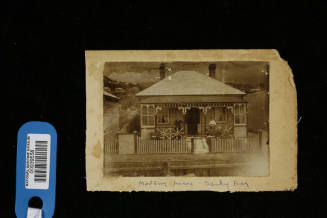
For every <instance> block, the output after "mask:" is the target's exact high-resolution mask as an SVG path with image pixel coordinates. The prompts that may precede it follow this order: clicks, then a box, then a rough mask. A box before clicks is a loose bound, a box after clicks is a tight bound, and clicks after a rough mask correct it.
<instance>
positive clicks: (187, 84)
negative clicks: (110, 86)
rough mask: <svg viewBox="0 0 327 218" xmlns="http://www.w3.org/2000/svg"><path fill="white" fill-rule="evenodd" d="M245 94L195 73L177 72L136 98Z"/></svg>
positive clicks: (138, 94) (140, 93)
mask: <svg viewBox="0 0 327 218" xmlns="http://www.w3.org/2000/svg"><path fill="white" fill-rule="evenodd" d="M245 94H246V93H244V92H242V91H240V90H238V89H235V88H233V87H231V86H228V85H226V84H224V83H222V82H220V81H218V80H216V79H213V78H211V77H209V76H207V75H204V74H202V73H198V72H195V71H178V72H176V73H174V74H172V75H171V76H168V77H166V78H165V79H163V80H161V81H159V82H157V83H155V84H153V85H152V86H150V87H149V88H146V89H144V90H143V91H141V92H139V93H137V94H136V96H167V95H168V96H174V95H245Z"/></svg>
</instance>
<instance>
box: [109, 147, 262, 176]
mask: <svg viewBox="0 0 327 218" xmlns="http://www.w3.org/2000/svg"><path fill="white" fill-rule="evenodd" d="M105 160H106V161H105V167H104V173H105V175H107V176H109V175H110V176H267V175H268V162H267V158H266V155H265V154H264V153H207V154H194V153H190V154H137V155H133V154H132V155H118V154H106V156H105Z"/></svg>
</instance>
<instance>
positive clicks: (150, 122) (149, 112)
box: [141, 105, 155, 127]
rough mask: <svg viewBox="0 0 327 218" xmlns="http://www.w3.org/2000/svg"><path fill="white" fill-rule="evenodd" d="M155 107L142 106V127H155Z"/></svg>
mask: <svg viewBox="0 0 327 218" xmlns="http://www.w3.org/2000/svg"><path fill="white" fill-rule="evenodd" d="M154 115H155V111H154V106H153V105H142V106H141V120H142V126H145V127H154Z"/></svg>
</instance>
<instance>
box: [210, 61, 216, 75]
mask: <svg viewBox="0 0 327 218" xmlns="http://www.w3.org/2000/svg"><path fill="white" fill-rule="evenodd" d="M209 76H210V77H211V78H213V79H216V64H209Z"/></svg>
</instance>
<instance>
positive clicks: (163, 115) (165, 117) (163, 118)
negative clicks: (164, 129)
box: [157, 108, 169, 124]
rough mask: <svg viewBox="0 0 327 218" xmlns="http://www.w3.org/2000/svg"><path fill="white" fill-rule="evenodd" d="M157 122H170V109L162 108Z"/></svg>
mask: <svg viewBox="0 0 327 218" xmlns="http://www.w3.org/2000/svg"><path fill="white" fill-rule="evenodd" d="M157 123H158V124H168V123H169V109H168V108H162V109H161V110H159V112H158V114H157Z"/></svg>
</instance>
